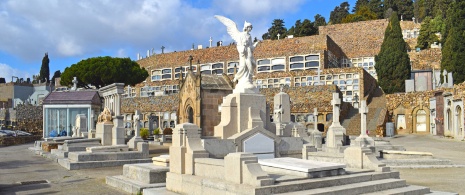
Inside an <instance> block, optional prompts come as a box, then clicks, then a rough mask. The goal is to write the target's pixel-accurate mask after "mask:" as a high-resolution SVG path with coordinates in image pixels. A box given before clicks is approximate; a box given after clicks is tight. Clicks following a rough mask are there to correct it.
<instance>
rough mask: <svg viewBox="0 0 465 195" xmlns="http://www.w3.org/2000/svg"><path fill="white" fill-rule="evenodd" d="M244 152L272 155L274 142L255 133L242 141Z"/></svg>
mask: <svg viewBox="0 0 465 195" xmlns="http://www.w3.org/2000/svg"><path fill="white" fill-rule="evenodd" d="M243 144H244V145H243V147H244V152H248V153H254V154H257V153H274V140H273V139H271V138H269V137H267V136H265V135H263V134H261V133H257V134H255V135H253V136H251V137H250V138H247V139H246V140H244V143H243Z"/></svg>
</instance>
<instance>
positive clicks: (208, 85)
mask: <svg viewBox="0 0 465 195" xmlns="http://www.w3.org/2000/svg"><path fill="white" fill-rule="evenodd" d="M201 78H202V80H201V84H200V85H201V86H202V89H220V90H233V88H232V86H230V84H229V82H228V81H227V80H226V79H225V78H224V77H223V76H221V75H202V77H201Z"/></svg>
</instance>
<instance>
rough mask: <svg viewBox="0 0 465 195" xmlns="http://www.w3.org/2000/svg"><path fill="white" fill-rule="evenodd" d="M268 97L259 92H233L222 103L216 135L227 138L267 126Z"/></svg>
mask: <svg viewBox="0 0 465 195" xmlns="http://www.w3.org/2000/svg"><path fill="white" fill-rule="evenodd" d="M267 117H268V116H266V97H265V96H264V95H261V94H259V93H233V94H229V95H228V96H226V97H225V98H224V100H223V104H222V105H221V122H220V124H219V125H217V126H215V134H214V136H215V137H220V138H221V139H226V138H228V137H230V136H232V135H234V134H236V133H240V132H242V131H244V130H246V129H251V128H254V127H257V126H259V127H262V128H265V129H266V127H265V124H266V122H265V121H267Z"/></svg>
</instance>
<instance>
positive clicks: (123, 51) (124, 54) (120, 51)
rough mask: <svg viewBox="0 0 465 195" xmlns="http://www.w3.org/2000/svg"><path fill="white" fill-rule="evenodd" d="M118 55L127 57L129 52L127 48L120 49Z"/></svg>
mask: <svg viewBox="0 0 465 195" xmlns="http://www.w3.org/2000/svg"><path fill="white" fill-rule="evenodd" d="M116 57H120V58H126V57H128V54H126V50H124V49H118V52H116Z"/></svg>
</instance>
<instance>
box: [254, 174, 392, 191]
mask: <svg viewBox="0 0 465 195" xmlns="http://www.w3.org/2000/svg"><path fill="white" fill-rule="evenodd" d="M398 178H399V172H362V173H354V174H350V172H349V174H348V175H341V176H333V177H324V178H314V179H304V180H295V181H282V182H279V183H277V184H276V185H272V186H264V187H261V188H259V189H257V191H262V192H271V193H273V194H278V193H286V192H295V191H302V190H312V189H318V188H332V187H336V186H340V185H349V184H354V183H361V182H369V181H376V180H386V179H398Z"/></svg>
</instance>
